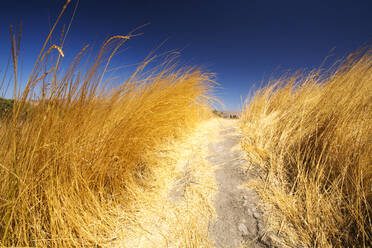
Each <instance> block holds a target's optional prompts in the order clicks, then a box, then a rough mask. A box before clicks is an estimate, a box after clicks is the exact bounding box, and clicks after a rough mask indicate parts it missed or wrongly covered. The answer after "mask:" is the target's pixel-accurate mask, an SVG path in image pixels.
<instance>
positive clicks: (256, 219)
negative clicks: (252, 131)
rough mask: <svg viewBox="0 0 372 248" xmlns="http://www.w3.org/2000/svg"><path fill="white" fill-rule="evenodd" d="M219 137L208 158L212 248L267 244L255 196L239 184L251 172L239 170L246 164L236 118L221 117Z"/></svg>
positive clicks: (261, 245) (211, 145)
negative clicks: (212, 182) (212, 169)
mask: <svg viewBox="0 0 372 248" xmlns="http://www.w3.org/2000/svg"><path fill="white" fill-rule="evenodd" d="M218 128H219V139H218V141H216V142H211V143H210V144H209V153H210V155H209V157H208V160H209V162H210V163H211V164H213V165H215V166H216V174H215V175H216V181H217V185H218V191H217V194H216V196H215V201H214V206H215V210H216V213H217V218H216V220H214V221H213V222H212V224H211V225H210V229H209V233H210V235H211V237H212V239H213V241H214V245H215V247H269V246H270V243H269V242H268V240H267V239H265V238H264V225H263V220H262V217H261V212H260V211H259V209H258V208H257V205H256V203H257V202H258V196H257V194H256V193H255V192H253V191H249V190H247V189H245V188H243V187H241V186H242V184H244V183H246V182H247V180H248V179H250V177H252V176H254V175H253V174H247V172H246V171H244V170H243V169H242V165H244V164H245V163H246V161H245V160H244V153H243V151H242V150H241V148H240V144H239V142H240V135H239V133H238V132H237V121H233V120H223V121H220V124H219V127H218Z"/></svg>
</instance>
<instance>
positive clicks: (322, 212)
mask: <svg viewBox="0 0 372 248" xmlns="http://www.w3.org/2000/svg"><path fill="white" fill-rule="evenodd" d="M243 112H244V113H243V115H242V118H241V130H242V133H243V136H244V138H243V139H242V147H243V149H244V150H245V151H246V152H247V155H248V157H249V159H250V161H251V162H252V164H255V165H258V168H261V172H262V174H261V175H262V179H263V180H264V184H262V183H258V182H252V183H250V184H249V185H250V186H253V187H256V188H257V189H258V192H259V193H260V195H261V197H262V199H263V203H264V207H265V210H266V213H267V218H268V219H267V223H268V225H269V229H270V231H272V233H274V232H275V233H277V234H278V235H277V236H275V235H274V236H275V237H277V238H274V239H276V240H275V241H276V242H277V243H278V244H279V245H280V246H283V247H285V246H287V247H369V246H371V243H372V229H371V228H372V223H371V218H372V210H371V204H372V152H371V151H372V50H371V49H365V50H361V51H359V52H356V53H353V54H351V55H350V56H348V57H347V58H346V59H345V60H343V61H341V62H340V63H338V64H337V65H335V66H333V67H332V68H330V69H329V70H325V71H322V70H317V71H313V72H310V73H302V74H301V73H297V74H294V75H290V76H288V75H286V76H284V77H282V78H280V79H278V80H277V81H275V82H272V83H270V84H268V85H267V86H265V87H263V88H262V89H261V90H259V91H258V92H257V93H256V95H255V96H254V97H253V99H252V100H251V101H250V102H249V103H247V104H246V106H245V107H244V111H243ZM279 237H280V238H279Z"/></svg>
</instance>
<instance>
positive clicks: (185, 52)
mask: <svg viewBox="0 0 372 248" xmlns="http://www.w3.org/2000/svg"><path fill="white" fill-rule="evenodd" d="M64 2H65V1H62V0H55V1H53V0H33V1H30V0H27V1H26V0H2V3H1V7H0V38H1V40H0V72H2V71H3V70H4V68H5V66H6V62H7V60H8V56H9V51H10V39H9V25H10V24H13V25H17V24H18V23H19V21H20V20H22V21H23V32H22V34H23V36H22V56H23V63H22V64H23V66H22V72H23V74H24V77H26V76H27V73H28V72H29V71H30V70H31V65H33V62H34V61H35V59H36V56H37V54H38V51H39V50H40V48H41V45H42V41H43V40H44V39H45V38H46V36H47V33H48V30H49V23H53V21H54V20H55V19H56V17H57V14H58V13H59V11H60V9H61V7H62V6H63V4H64ZM76 3H77V1H76V0H72V2H71V4H70V5H69V8H68V10H67V12H66V14H65V15H64V17H63V19H62V23H65V24H67V23H68V21H69V19H70V18H71V15H72V12H73V9H74V6H75V4H76ZM370 13H372V1H343V0H339V1H285V0H283V1H277V0H276V1H268V0H261V1H249V0H246V1H237V0H231V1H218V0H217V1H209V0H203V1H194V0H189V1H183V0H179V1H150V0H136V1H113V0H105V1H94V0H80V2H79V5H78V8H77V12H76V15H75V18H74V20H73V23H72V28H71V32H70V33H69V36H68V37H67V39H66V43H65V48H64V52H65V55H66V59H67V60H68V58H70V59H71V58H72V57H73V56H74V55H75V54H76V53H77V51H78V50H79V49H81V48H82V47H83V45H84V44H87V43H89V44H93V45H95V46H97V47H98V46H99V45H100V44H101V43H102V41H103V40H104V39H106V38H107V37H109V36H111V35H114V34H127V33H129V32H130V31H132V30H133V29H135V28H136V27H139V26H141V25H143V24H149V25H147V26H146V27H144V28H142V29H141V30H140V31H139V32H141V33H143V35H141V36H139V37H135V38H133V39H132V40H130V41H129V42H128V43H127V44H126V45H125V48H126V50H125V51H124V52H123V53H121V54H120V55H118V56H117V57H116V58H115V62H114V63H115V65H119V64H120V65H130V64H133V63H136V62H139V61H141V60H143V59H144V57H145V56H146V55H147V54H148V53H149V52H150V51H152V50H153V49H154V48H155V47H157V46H158V45H159V44H161V43H162V42H164V41H166V42H165V44H164V45H163V46H162V47H161V48H160V49H159V50H158V53H161V52H164V51H169V50H173V49H180V50H182V55H181V57H180V63H181V64H182V65H187V66H201V67H202V68H203V69H204V70H206V71H208V72H214V73H216V75H217V78H216V81H217V82H218V83H220V89H218V92H217V93H216V94H217V96H218V97H219V98H220V99H221V100H222V101H223V102H224V103H225V105H226V109H239V108H240V104H241V99H244V98H245V97H246V96H247V94H248V93H249V91H250V90H252V89H254V87H255V85H256V86H257V85H260V83H261V82H262V81H265V80H267V79H268V78H269V77H270V76H271V75H272V74H273V73H275V74H280V73H281V72H285V71H288V70H290V71H295V70H298V69H301V68H305V69H312V68H314V67H318V66H319V65H320V64H321V63H322V62H323V60H324V58H325V57H326V56H328V55H332V57H331V60H330V61H332V58H333V59H337V58H340V57H342V56H346V55H347V54H348V53H350V52H352V51H354V50H356V49H358V48H360V47H361V46H363V45H367V44H369V45H370V44H371V38H372V15H371V14H370ZM58 28H59V30H60V28H61V26H58ZM57 33H58V30H57ZM128 70H130V68H127V69H123V70H121V71H118V73H122V74H123V75H125V74H126V73H128Z"/></svg>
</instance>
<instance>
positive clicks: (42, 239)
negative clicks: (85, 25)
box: [0, 27, 212, 247]
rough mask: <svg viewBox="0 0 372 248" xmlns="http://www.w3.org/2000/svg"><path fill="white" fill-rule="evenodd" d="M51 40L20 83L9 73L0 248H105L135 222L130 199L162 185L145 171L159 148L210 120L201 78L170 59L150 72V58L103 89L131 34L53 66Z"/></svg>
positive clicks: (1, 129) (0, 143)
mask: <svg viewBox="0 0 372 248" xmlns="http://www.w3.org/2000/svg"><path fill="white" fill-rule="evenodd" d="M53 30H54V27H53V28H52V31H51V34H52V32H53ZM51 34H50V36H48V38H47V40H46V42H45V44H44V46H43V49H42V51H41V53H40V56H39V57H38V58H37V60H36V62H35V68H34V70H33V71H32V73H31V75H29V79H28V81H27V85H24V86H22V87H20V82H17V76H15V77H14V78H15V79H14V82H13V83H14V92H15V94H14V98H15V100H14V103H12V107H11V108H8V107H7V106H5V108H6V109H7V112H12V113H11V114H7V115H6V116H4V117H2V123H1V126H0V147H1V150H0V177H1V178H2V180H1V181H0V246H41V247H57V246H58V247H70V246H78V247H81V246H94V245H99V246H105V245H108V246H109V242H110V240H111V241H112V240H114V239H115V237H113V234H114V233H115V232H116V231H117V230H115V228H118V226H120V225H117V223H118V222H121V223H122V224H121V226H122V227H124V226H128V225H135V223H133V222H134V221H135V220H134V218H133V216H134V215H135V212H136V211H137V210H138V207H141V206H139V204H138V202H141V199H143V198H144V197H146V196H147V194H146V192H154V191H155V190H156V188H157V187H161V186H159V185H158V184H157V180H156V177H157V176H158V175H156V174H154V168H156V169H157V171H159V169H158V168H159V167H160V166H170V165H169V164H167V157H166V156H167V154H166V153H164V155H163V156H162V159H160V160H159V152H161V151H159V147H164V144H166V143H167V142H168V141H170V140H174V139H176V138H177V137H178V136H180V135H183V134H185V133H187V132H188V131H190V130H192V128H193V127H194V126H195V125H197V124H198V123H199V122H200V121H201V120H204V119H205V118H206V117H207V116H209V115H210V110H209V107H208V104H209V101H210V99H209V92H210V90H211V88H212V84H211V80H210V75H209V74H205V73H202V72H201V71H199V70H197V69H178V70H176V69H174V68H175V67H174V66H172V65H170V63H168V62H169V61H167V62H166V63H162V64H159V66H158V67H157V69H156V70H151V71H150V72H149V71H146V70H145V67H146V66H147V65H148V63H150V62H151V60H152V58H150V59H148V60H146V61H144V62H143V63H142V64H140V65H139V66H138V68H137V70H135V72H134V73H133V74H132V75H131V76H130V77H128V78H127V79H126V80H123V82H122V83H120V84H111V83H110V81H108V80H107V79H106V78H105V76H104V75H105V72H106V71H107V68H108V67H107V65H108V64H109V62H110V60H111V58H112V56H113V55H114V54H115V52H116V51H117V50H118V49H119V47H120V46H121V45H123V43H124V42H126V41H127V40H128V39H130V38H131V36H130V35H129V36H114V37H111V38H110V39H108V40H107V41H106V42H105V43H104V44H103V46H102V48H101V50H100V51H99V52H98V53H97V55H96V56H95V57H93V56H92V58H91V59H86V60H84V64H83V65H80V63H81V61H83V58H84V54H85V53H86V48H83V49H82V50H81V52H80V53H79V54H78V55H77V56H76V57H75V58H74V60H73V61H72V63H71V64H70V66H68V67H64V68H63V70H62V69H61V68H62V66H61V59H62V57H63V56H64V54H63V49H62V45H63V44H59V45H50V43H49V41H50V37H51ZM19 37H20V36H19ZM16 40H17V39H15V38H14V36H13V39H12V58H13V68H14V72H15V75H18V73H19V71H18V59H19V42H18V41H16ZM61 40H63V39H61ZM62 43H63V42H62ZM19 91H20V94H18V93H17V92H19ZM4 102H5V104H7V101H4ZM2 104H3V100H2ZM30 106H32V114H25V112H27V109H29V107H30ZM8 110H9V111H8ZM154 157H156V159H155V160H154V159H153V158H154ZM165 169H168V168H165ZM169 169H171V168H169ZM151 195H152V196H153V195H156V194H154V193H152V194H151ZM143 202H147V203H148V204H149V202H151V199H149V200H146V201H143ZM135 203H137V204H135ZM134 206H135V207H134ZM144 207H146V206H144Z"/></svg>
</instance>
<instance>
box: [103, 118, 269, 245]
mask: <svg viewBox="0 0 372 248" xmlns="http://www.w3.org/2000/svg"><path fill="white" fill-rule="evenodd" d="M237 125H238V123H237V121H235V120H226V119H212V120H208V121H206V122H203V123H201V124H200V125H199V126H198V127H197V128H195V130H194V132H193V133H191V134H189V135H185V137H183V138H180V139H178V140H176V141H175V142H170V143H169V144H165V145H164V147H159V152H157V153H156V154H157V156H158V157H159V158H155V162H156V163H158V164H159V166H157V167H155V168H157V171H154V172H153V173H154V175H156V177H155V178H156V180H155V181H154V190H153V191H151V192H147V193H146V195H147V197H146V198H144V199H142V198H141V199H139V200H138V202H137V203H136V204H137V205H138V207H136V208H135V209H137V211H136V212H135V217H133V220H132V221H131V223H128V225H127V226H125V227H124V228H122V227H121V228H120V229H119V231H120V233H121V234H117V236H118V237H122V238H117V239H115V241H114V242H111V243H110V244H109V245H108V246H107V247H128V248H129V247H140V248H150V247H154V248H159V247H167V248H178V247H205V248H207V247H208V248H209V247H217V248H229V247H267V246H268V245H265V243H264V242H263V241H262V240H261V239H262V236H263V224H262V218H261V213H260V211H259V210H258V209H257V208H256V205H255V204H256V203H257V201H258V199H257V196H256V194H255V193H254V192H252V191H249V190H247V189H244V187H241V186H242V185H243V184H244V183H246V182H247V181H248V179H250V178H252V177H253V175H249V174H247V173H246V172H244V170H243V169H242V168H241V167H242V166H243V165H246V161H245V160H244V153H243V151H242V150H241V148H240V144H239V140H240V137H239V134H238V131H237V128H238V127H237ZM139 194H140V195H144V194H145V192H140V193H139Z"/></svg>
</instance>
